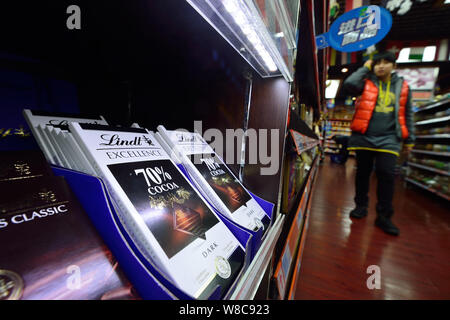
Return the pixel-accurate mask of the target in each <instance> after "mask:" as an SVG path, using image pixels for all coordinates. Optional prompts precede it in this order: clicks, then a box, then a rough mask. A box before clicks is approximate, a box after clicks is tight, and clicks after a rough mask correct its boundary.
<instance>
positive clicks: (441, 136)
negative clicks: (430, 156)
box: [416, 133, 450, 139]
mask: <svg viewBox="0 0 450 320" xmlns="http://www.w3.org/2000/svg"><path fill="white" fill-rule="evenodd" d="M416 138H419V139H425V138H433V139H438V138H439V139H449V138H450V133H437V134H425V135H419V136H416Z"/></svg>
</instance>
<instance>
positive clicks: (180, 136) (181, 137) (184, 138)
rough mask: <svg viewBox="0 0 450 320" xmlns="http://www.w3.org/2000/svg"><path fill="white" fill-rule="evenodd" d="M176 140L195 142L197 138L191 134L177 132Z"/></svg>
mask: <svg viewBox="0 0 450 320" xmlns="http://www.w3.org/2000/svg"><path fill="white" fill-rule="evenodd" d="M177 138H178V142H197V141H198V139H197V137H196V136H195V135H193V134H182V133H177Z"/></svg>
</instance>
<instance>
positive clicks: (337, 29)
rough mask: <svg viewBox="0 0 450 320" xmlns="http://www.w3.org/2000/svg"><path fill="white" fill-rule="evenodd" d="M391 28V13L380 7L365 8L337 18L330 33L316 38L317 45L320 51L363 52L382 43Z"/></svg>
mask: <svg viewBox="0 0 450 320" xmlns="http://www.w3.org/2000/svg"><path fill="white" fill-rule="evenodd" d="M391 27H392V16H391V14H390V13H389V11H387V10H386V9H384V8H381V7H378V6H363V7H359V8H356V9H353V10H350V11H348V12H346V13H344V14H343V15H341V16H340V17H339V18H337V19H336V21H334V22H333V24H332V25H331V27H330V30H329V31H328V32H326V33H323V34H320V35H318V36H317V37H316V45H317V48H318V49H323V48H326V47H328V46H331V47H332V48H333V49H335V50H337V51H343V52H354V51H361V50H364V49H366V48H368V47H370V46H372V45H374V44H376V43H378V42H380V41H381V40H382V39H383V38H384V37H385V36H386V35H387V34H388V32H389V31H390V30H391Z"/></svg>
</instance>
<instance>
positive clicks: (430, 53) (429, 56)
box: [422, 46, 436, 61]
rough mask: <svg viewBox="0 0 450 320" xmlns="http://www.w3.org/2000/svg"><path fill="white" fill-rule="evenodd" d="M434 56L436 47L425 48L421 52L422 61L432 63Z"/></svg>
mask: <svg viewBox="0 0 450 320" xmlns="http://www.w3.org/2000/svg"><path fill="white" fill-rule="evenodd" d="M435 56H436V46H429V47H425V50H424V51H423V57H422V61H434V57H435Z"/></svg>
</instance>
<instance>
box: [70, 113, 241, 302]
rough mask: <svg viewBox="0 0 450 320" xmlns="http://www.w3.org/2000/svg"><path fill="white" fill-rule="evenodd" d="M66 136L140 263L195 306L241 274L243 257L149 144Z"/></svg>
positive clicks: (135, 137) (98, 135)
mask: <svg viewBox="0 0 450 320" xmlns="http://www.w3.org/2000/svg"><path fill="white" fill-rule="evenodd" d="M69 129H70V132H71V133H72V134H73V136H74V138H75V140H76V141H77V143H78V144H79V145H80V147H81V149H82V150H83V151H84V153H85V155H86V156H87V158H88V159H89V160H90V162H91V163H92V165H93V167H94V170H95V171H96V172H97V175H98V176H99V177H100V178H102V180H103V181H104V182H105V184H106V186H107V189H108V191H109V193H110V195H111V198H112V200H113V203H114V205H115V207H116V209H117V210H116V211H117V213H118V216H119V218H120V220H121V222H122V224H123V226H124V228H125V230H126V231H127V233H128V235H129V236H130V238H131V239H132V241H133V243H134V244H135V246H136V247H137V248H138V250H139V251H140V252H141V253H142V254H143V256H144V257H145V258H146V259H147V260H148V261H150V262H151V263H153V264H154V265H155V266H156V267H157V269H159V270H161V271H162V272H163V274H164V275H165V276H166V277H168V278H170V279H171V280H172V281H173V283H174V284H175V285H176V286H177V287H178V288H180V290H183V291H184V292H186V293H187V294H189V295H191V296H192V297H194V298H199V299H203V298H207V297H209V296H210V295H211V293H212V292H213V291H214V290H215V289H216V287H217V286H220V287H221V295H224V294H225V293H226V292H227V290H228V289H229V288H230V286H232V285H233V284H234V283H235V281H236V279H237V276H238V274H239V272H240V271H241V269H242V267H243V264H244V259H245V252H244V249H243V248H242V246H241V245H240V244H239V242H238V240H237V239H236V238H235V237H234V236H233V234H232V233H231V231H229V230H228V229H227V227H226V226H225V224H224V223H223V222H222V221H221V220H220V219H219V218H218V217H217V216H216V214H215V213H214V211H213V209H212V208H211V207H210V206H209V205H208V204H207V202H205V201H204V200H203V198H202V197H201V196H200V194H199V193H198V192H197V191H196V190H195V188H194V187H193V186H192V185H191V184H190V182H189V181H188V180H187V179H186V178H185V177H184V175H183V174H182V172H181V171H180V169H179V168H178V167H177V166H176V165H175V164H174V162H173V161H172V160H171V159H170V157H169V155H168V154H167V153H166V152H165V151H164V150H163V148H162V147H161V145H160V144H159V143H158V142H157V141H156V139H155V138H154V136H153V135H151V134H149V133H148V132H147V131H146V130H145V129H139V128H128V129H126V128H115V127H109V126H102V125H91V124H79V123H74V122H71V123H69ZM232 196H235V195H234V194H233V195H232Z"/></svg>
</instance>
